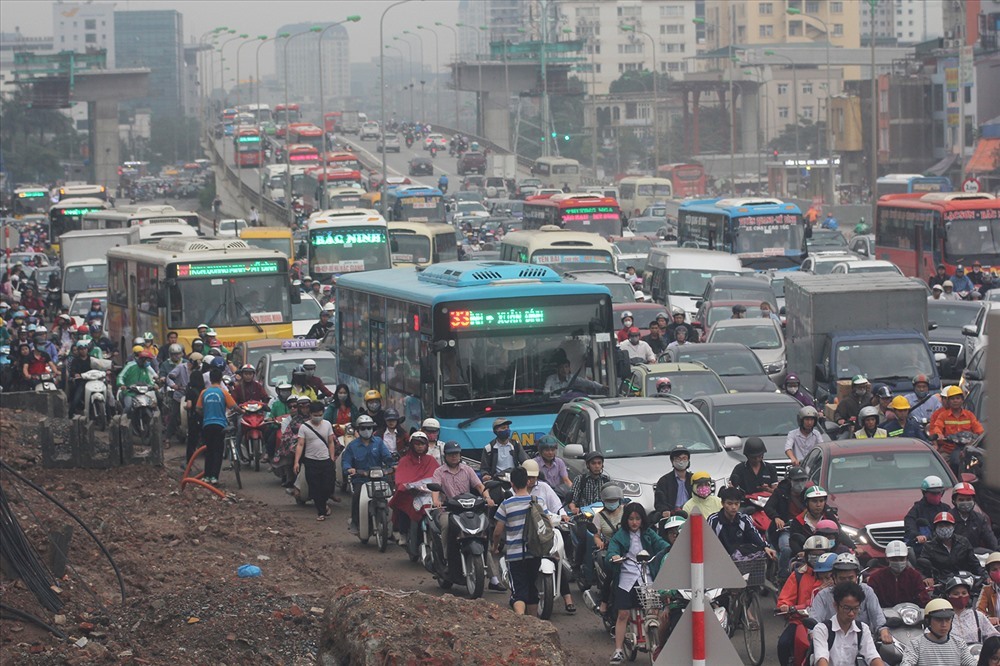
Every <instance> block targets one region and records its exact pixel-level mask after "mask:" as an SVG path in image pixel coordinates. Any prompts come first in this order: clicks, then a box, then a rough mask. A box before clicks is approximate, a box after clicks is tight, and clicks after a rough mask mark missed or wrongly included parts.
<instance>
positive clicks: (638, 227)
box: [632, 217, 667, 234]
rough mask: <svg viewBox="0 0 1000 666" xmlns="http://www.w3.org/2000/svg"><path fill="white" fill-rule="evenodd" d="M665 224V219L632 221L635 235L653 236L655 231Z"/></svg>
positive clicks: (654, 218) (637, 219)
mask: <svg viewBox="0 0 1000 666" xmlns="http://www.w3.org/2000/svg"><path fill="white" fill-rule="evenodd" d="M666 224H667V219H666V218H656V217H652V218H650V217H647V218H636V219H634V220H632V227H634V228H633V231H634V232H635V233H637V234H655V233H656V232H657V231H659V230H660V229H662V228H663V227H665V226H666Z"/></svg>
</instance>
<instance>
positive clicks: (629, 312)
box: [622, 310, 635, 321]
mask: <svg viewBox="0 0 1000 666" xmlns="http://www.w3.org/2000/svg"><path fill="white" fill-rule="evenodd" d="M626 317H627V318H628V319H632V320H633V321H634V320H635V317H633V316H632V311H631V310H626V311H625V312H623V313H622V321H625V319H626Z"/></svg>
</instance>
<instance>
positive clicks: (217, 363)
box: [212, 356, 226, 369]
mask: <svg viewBox="0 0 1000 666" xmlns="http://www.w3.org/2000/svg"><path fill="white" fill-rule="evenodd" d="M212 367H213V368H222V369H225V367H226V359H224V358H222V357H221V356H213V357H212Z"/></svg>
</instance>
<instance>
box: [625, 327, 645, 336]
mask: <svg viewBox="0 0 1000 666" xmlns="http://www.w3.org/2000/svg"><path fill="white" fill-rule="evenodd" d="M641 332H642V331H640V330H639V327H638V326H629V329H628V334H629V335H630V336H632V335H639V334H640V333H641Z"/></svg>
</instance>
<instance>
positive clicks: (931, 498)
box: [924, 493, 941, 506]
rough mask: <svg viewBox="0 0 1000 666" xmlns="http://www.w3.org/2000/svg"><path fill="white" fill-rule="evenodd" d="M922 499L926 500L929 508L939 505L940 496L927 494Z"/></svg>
mask: <svg viewBox="0 0 1000 666" xmlns="http://www.w3.org/2000/svg"><path fill="white" fill-rule="evenodd" d="M924 497H925V498H926V499H927V503H928V504H930V505H931V506H937V505H938V504H940V503H941V496H940V495H933V494H930V493H928V494H926V495H924Z"/></svg>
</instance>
